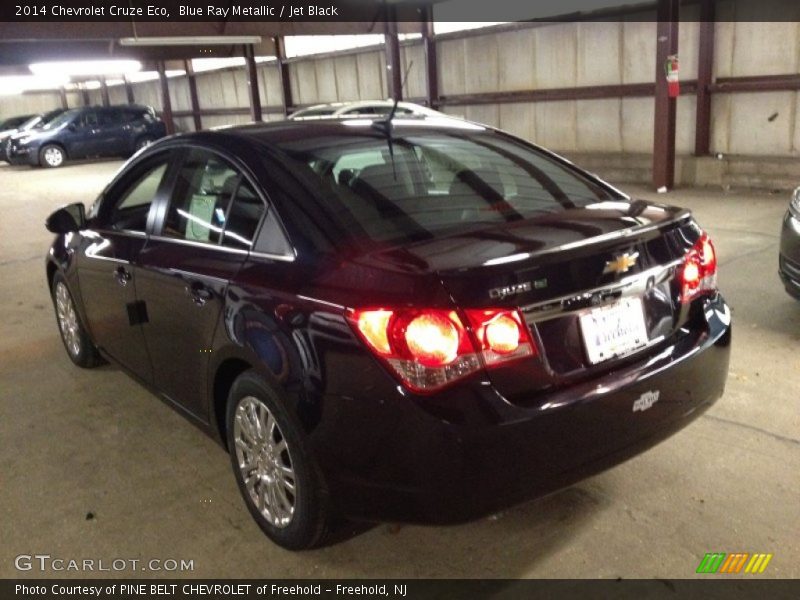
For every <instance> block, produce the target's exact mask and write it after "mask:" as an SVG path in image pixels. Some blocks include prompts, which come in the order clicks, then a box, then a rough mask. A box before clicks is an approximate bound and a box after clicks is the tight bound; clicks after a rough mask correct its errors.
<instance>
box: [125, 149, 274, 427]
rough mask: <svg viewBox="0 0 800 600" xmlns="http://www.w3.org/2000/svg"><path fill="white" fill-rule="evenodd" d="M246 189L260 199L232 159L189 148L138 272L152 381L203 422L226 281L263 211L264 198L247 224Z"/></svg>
mask: <svg viewBox="0 0 800 600" xmlns="http://www.w3.org/2000/svg"><path fill="white" fill-rule="evenodd" d="M245 189H247V190H248V192H247V193H250V194H255V192H254V191H253V186H252V185H251V184H250V183H249V182H248V181H247V180H245V179H244V178H243V176H242V173H241V172H240V171H239V170H238V169H237V168H236V167H234V166H233V165H232V163H231V162H229V161H227V160H226V159H225V158H223V157H221V156H220V155H218V154H215V153H213V152H210V151H208V150H203V149H200V148H192V149H190V150H188V151H187V153H186V155H185V157H184V159H183V162H182V164H181V165H180V167H179V169H178V171H177V174H176V178H175V185H174V187H173V190H172V194H171V196H170V198H169V203H168V205H167V206H166V208H165V210H164V214H163V217H161V218H160V220H161V221H162V222H161V223H160V224H157V225H156V228H157V229H156V231H157V232H158V235H153V236H151V238H150V240H149V241H148V243H147V245H146V246H145V248H144V249H143V251H142V252H141V254H140V255H139V260H138V262H137V267H136V269H137V274H136V289H137V294H138V298H139V299H140V300H141V301H142V302H143V303H144V304H145V305H146V310H147V314H148V317H149V322H148V324H147V325H146V326H145V328H144V333H145V339H146V342H147V348H148V351H149V354H150V357H151V359H152V361H153V380H154V383H155V385H156V387H157V388H159V389H160V390H161V391H162V392H163V393H164V394H165V395H166V396H168V397H169V398H170V399H171V400H172V401H174V402H176V403H178V404H179V405H181V406H183V407H184V408H185V409H186V410H187V411H189V412H191V413H193V414H194V415H196V416H197V417H199V418H201V419H202V420H205V421H207V419H208V414H207V389H206V383H207V370H208V363H209V359H210V356H211V348H210V345H211V342H212V339H213V337H214V331H215V329H216V327H217V325H218V322H219V321H220V317H221V314H222V308H223V306H224V303H225V294H226V292H227V289H228V282H229V281H230V280H231V279H232V278H233V277H234V276H235V275H236V273H237V272H238V271H239V269H240V268H241V266H242V264H243V263H244V260H245V259H246V257H247V253H248V250H249V245H250V243H251V242H252V237H253V234H254V231H255V225H253V224H252V220H253V219H257V220H256V224H257V223H258V220H260V219H261V215H262V214H263V213H264V210H265V209H264V205H263V203H261V200H260V199H259V205H258V208H257V209H256V210H255V211H254V212H251V214H249V215H247V217H246V218H248V219H249V221H248V222H247V223H243V222H242V218H240V216H239V215H238V212H237V211H236V210H235V209H234V208H233V206H232V205H233V204H235V203H234V202H232V200H233V199H234V198H235V197H237V196H240V195H243V194H245ZM256 197H257V196H256ZM229 220H230V221H233V222H235V223H236V227H237V230H236V231H233V230H232V229H231V228H230V227H229ZM251 229H252V231H251Z"/></svg>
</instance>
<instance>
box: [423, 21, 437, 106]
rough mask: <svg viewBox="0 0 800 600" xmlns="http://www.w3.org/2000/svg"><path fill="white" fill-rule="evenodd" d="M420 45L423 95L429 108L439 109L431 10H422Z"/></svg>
mask: <svg viewBox="0 0 800 600" xmlns="http://www.w3.org/2000/svg"><path fill="white" fill-rule="evenodd" d="M422 11H423V18H424V20H423V23H422V44H423V47H424V49H425V95H426V102H427V103H428V106H429V107H431V108H438V107H439V66H438V61H437V59H436V40H435V38H434V36H433V18H432V17H433V14H432V13H433V10H432V9H431V7H430V6H428V7H426V8H424V9H422Z"/></svg>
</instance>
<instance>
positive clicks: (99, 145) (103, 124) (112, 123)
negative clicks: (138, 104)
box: [95, 108, 128, 156]
mask: <svg viewBox="0 0 800 600" xmlns="http://www.w3.org/2000/svg"><path fill="white" fill-rule="evenodd" d="M98 115H99V127H98V131H97V133H96V134H95V136H96V139H95V147H96V154H97V155H98V156H114V155H122V154H126V152H127V150H128V148H127V144H126V139H125V138H126V135H127V133H126V131H125V122H124V118H123V112H122V110H120V109H118V108H104V109H103V110H101V111H100V112H99V113H98Z"/></svg>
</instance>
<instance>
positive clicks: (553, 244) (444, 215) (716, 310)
mask: <svg viewBox="0 0 800 600" xmlns="http://www.w3.org/2000/svg"><path fill="white" fill-rule="evenodd" d="M48 227H49V229H50V230H51V231H54V232H56V233H57V234H58V236H57V237H56V239H55V242H54V243H53V245H52V248H51V249H50V253H49V256H48V259H47V279H48V282H49V285H50V289H51V290H52V295H53V300H54V304H55V310H56V315H57V320H58V324H59V327H60V331H61V336H62V338H63V341H64V345H65V347H66V349H67V352H68V354H69V356H70V358H71V359H72V361H73V362H75V363H76V364H77V365H80V366H83V367H89V366H93V365H96V364H97V363H98V361H100V360H101V357H103V358H107V359H111V360H112V361H114V362H115V363H118V364H120V365H121V366H122V367H124V369H125V370H126V371H128V372H129V373H130V374H132V375H133V376H134V377H135V378H136V379H138V380H139V381H140V382H142V383H144V384H145V385H147V386H149V387H150V388H151V389H152V390H154V391H155V392H156V393H157V394H158V395H159V396H160V397H161V398H162V399H164V400H165V401H167V402H168V403H169V404H171V405H173V406H175V407H177V408H179V409H180V411H181V412H182V413H183V414H185V415H186V416H187V417H188V418H189V419H190V420H191V421H193V422H194V423H196V424H197V425H199V426H200V427H201V428H202V429H204V430H205V431H206V432H208V433H209V434H211V435H213V436H216V437H217V438H218V439H219V440H220V441H221V442H222V443H223V444H224V445H225V446H226V447H227V449H228V450H229V453H230V456H231V462H232V466H233V471H234V473H235V477H236V481H237V483H238V486H239V488H240V491H241V493H242V496H243V497H244V500H245V502H246V504H247V507H248V509H249V510H250V512H251V513H252V515H253V517H254V518H255V520H256V521H257V522H258V524H259V525H260V527H261V528H262V529H263V530H264V532H265V533H266V534H267V535H268V536H269V537H270V538H272V539H273V540H274V541H275V542H277V543H278V544H281V545H282V546H285V547H287V548H294V549H298V548H307V547H310V546H313V545H315V544H318V543H320V542H321V540H322V539H323V537H324V535H325V533H326V531H327V529H328V524H329V523H330V522H331V517H332V516H334V515H344V516H347V517H350V518H358V519H364V520H391V521H413V522H440V523H442V522H455V521H461V520H465V519H469V518H473V517H476V516H479V515H482V514H486V513H488V512H490V511H494V510H497V509H499V508H501V507H503V506H507V505H509V504H510V503H514V502H518V501H521V500H523V499H526V498H531V497H534V496H537V495H541V494H544V493H546V492H549V491H552V490H554V489H556V488H559V487H563V486H566V485H568V484H570V483H572V482H574V481H576V480H578V479H580V478H583V477H586V476H587V475H589V474H592V473H595V472H597V471H599V470H602V469H604V468H607V467H609V466H611V465H613V464H616V463H618V462H620V461H622V460H624V459H626V458H628V457H630V456H632V455H634V454H637V453H639V452H641V451H643V450H644V449H646V448H648V447H650V446H652V445H653V444H655V443H656V442H658V441H660V440H662V439H663V438H665V437H667V436H669V435H671V434H673V433H675V432H676V431H677V430H679V429H681V428H682V427H683V426H685V425H686V424H687V423H689V422H690V421H691V420H693V419H694V418H696V417H697V416H698V415H700V414H701V413H702V412H703V411H704V410H706V409H707V408H708V407H709V406H710V405H711V404H712V403H713V402H714V401H715V400H716V399H717V398H719V396H720V395H721V394H722V392H723V388H724V384H725V379H726V374H727V364H728V356H729V345H730V338H731V333H730V332H731V328H730V312H729V310H728V307H727V306H726V304H725V301H724V300H723V298H722V296H721V295H720V293H719V291H718V289H717V284H716V271H717V259H716V255H715V252H714V247H713V246H712V243H711V241H710V240H709V237H708V235H706V234H705V233H704V232H703V230H701V229H700V227H699V226H698V225H697V223H696V222H695V221H694V220H693V218H692V216H691V214H690V213H689V212H688V211H686V210H682V209H679V208H675V207H670V206H663V205H658V204H651V203H648V202H643V201H641V200H634V199H631V198H629V197H628V196H626V195H624V194H622V193H621V192H619V191H617V190H616V189H614V188H613V187H611V186H609V185H608V184H606V183H604V182H602V181H600V180H599V179H597V178H596V177H594V176H591V175H589V174H587V173H585V172H583V171H581V170H580V169H578V168H576V167H575V166H573V165H572V164H570V163H569V162H567V161H565V160H563V159H561V158H559V157H557V156H555V155H553V154H550V153H549V152H547V151H545V150H543V149H541V148H537V147H535V146H533V145H531V144H528V143H526V142H523V141H521V140H519V139H517V138H514V137H512V136H510V135H507V134H505V133H502V132H499V131H495V130H491V129H488V128H485V127H482V126H479V125H475V124H471V123H467V122H464V121H458V120H450V119H436V118H422V119H402V120H401V119H395V120H394V121H393V122H391V123H386V122H378V123H373V122H371V121H369V120H363V119H359V120H352V121H341V120H337V121H334V120H331V121H314V122H283V123H275V124H269V125H258V126H247V127H241V128H237V129H230V130H226V131H218V132H208V133H196V134H190V135H184V136H177V137H172V138H168V139H166V140H164V141H161V142H158V143H156V144H154V145H152V146H151V147H149V148H147V149H146V150H145V151H143V152H140V153H139V154H137V155H136V156H135V157H134V158H133V159H132V160H131V161H130V162H129V163H128V164H127V165H126V166H125V167H124V168H123V169H122V170H121V171H120V173H119V174H118V175H117V176H116V177H115V178H114V180H113V181H112V182H111V183H110V184H109V185H108V187H107V188H106V189H105V190H104V191H103V193H102V194H101V195H100V197H99V198H98V199H97V201H96V202H95V204H94V205H93V207H92V208H91V210H90V211H89V213H88V215H87V216H86V217H84V214H83V210H82V205H72V206H69V207H66V208H64V209H61V210H59V211H57V212H55V213H54V214H53V215H51V217H50V218H49V221H48Z"/></svg>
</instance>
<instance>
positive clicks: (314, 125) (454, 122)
mask: <svg viewBox="0 0 800 600" xmlns="http://www.w3.org/2000/svg"><path fill="white" fill-rule="evenodd" d="M376 120H377V119H375V120H373V119H364V118H360V119H342V118H340V117H339V118H337V117H325V118H322V119H314V120H307V121H304V120H299V121H293V120H285V121H272V122H269V123H250V124H247V125H236V126H234V127H227V128H224V129H217V130H213V131H200V132H196V133H186V134H180V136H178V137H177V138H168V139H182V140H185V141H190V140H197V141H208V142H214V141H222V140H223V139H225V138H237V139H242V140H246V141H251V142H256V143H262V144H280V143H286V142H292V141H298V140H304V139H308V138H309V137H311V136H314V137H325V136H334V135H335V136H343V135H345V136H347V135H352V136H363V135H364V134H372V135H384V134H383V133H382V132H381V131H380V130H379V129H377V128H374V127H371V125H372V123H373V122H375V121H376ZM392 126H393V128H394V129H396V130H402V131H405V132H408V133H411V132H415V133H422V132H432V131H442V132H444V131H450V132H461V133H464V132H465V131H473V132H480V131H489V130H491V128H489V127H485V126H483V125H480V124H478V123H472V122H470V121H465V120H463V119H458V118H455V117H448V116H446V115H442V116H429V115H403V116H402V117H395V118H394V119H393V120H392Z"/></svg>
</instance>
